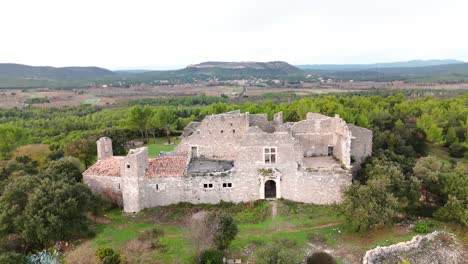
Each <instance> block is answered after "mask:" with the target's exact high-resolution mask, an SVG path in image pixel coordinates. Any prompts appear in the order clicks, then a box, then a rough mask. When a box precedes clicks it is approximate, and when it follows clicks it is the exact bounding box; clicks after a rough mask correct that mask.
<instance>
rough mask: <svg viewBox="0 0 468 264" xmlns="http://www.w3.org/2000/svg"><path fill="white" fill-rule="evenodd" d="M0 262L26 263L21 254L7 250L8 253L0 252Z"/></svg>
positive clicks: (11, 263) (5, 263)
mask: <svg viewBox="0 0 468 264" xmlns="http://www.w3.org/2000/svg"><path fill="white" fill-rule="evenodd" d="M0 263H2V264H21V263H26V258H25V257H24V256H23V255H21V254H18V253H14V252H8V253H3V254H0Z"/></svg>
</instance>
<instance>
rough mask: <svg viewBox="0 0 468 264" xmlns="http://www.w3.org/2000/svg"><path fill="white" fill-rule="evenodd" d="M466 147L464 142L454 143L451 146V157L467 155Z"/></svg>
mask: <svg viewBox="0 0 468 264" xmlns="http://www.w3.org/2000/svg"><path fill="white" fill-rule="evenodd" d="M465 151H466V148H465V146H463V144H452V145H451V146H450V147H449V153H450V156H451V157H454V158H463V157H464V156H465Z"/></svg>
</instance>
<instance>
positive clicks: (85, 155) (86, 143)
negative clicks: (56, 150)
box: [64, 139, 96, 168]
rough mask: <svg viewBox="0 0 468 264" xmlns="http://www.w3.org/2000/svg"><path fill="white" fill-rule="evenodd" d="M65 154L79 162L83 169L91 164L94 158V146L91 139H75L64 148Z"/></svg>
mask: <svg viewBox="0 0 468 264" xmlns="http://www.w3.org/2000/svg"><path fill="white" fill-rule="evenodd" d="M64 150H65V154H66V155H69V156H72V157H75V158H78V159H79V160H81V161H82V162H83V163H84V165H85V168H88V166H89V165H90V164H91V163H92V162H93V160H94V157H96V144H95V142H94V140H92V139H77V140H75V141H73V142H70V143H68V144H66V145H65V147H64Z"/></svg>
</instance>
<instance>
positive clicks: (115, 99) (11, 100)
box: [0, 82, 468, 108]
mask: <svg viewBox="0 0 468 264" xmlns="http://www.w3.org/2000/svg"><path fill="white" fill-rule="evenodd" d="M246 88H247V91H246V92H245V94H244V95H245V96H256V95H262V94H265V93H284V92H290V93H296V94H299V95H308V94H326V93H338V92H347V91H365V90H370V89H389V90H391V89H442V90H458V89H466V90H467V91H468V83H462V84H411V83H404V82H391V83H390V82H352V83H351V82H336V83H302V84H298V85H297V86H295V87H262V86H249V87H246ZM242 90H243V87H242V86H210V85H207V84H204V83H196V84H179V85H173V86H169V85H167V86H150V85H140V86H132V87H130V88H119V87H106V88H101V87H94V88H80V89H68V90H57V89H48V88H42V89H2V90H0V108H13V107H17V108H22V107H24V106H25V105H24V102H25V101H26V100H27V99H29V98H43V97H47V98H48V99H49V101H50V103H43V104H35V106H39V107H63V106H74V105H80V104H90V105H108V104H115V103H122V102H126V101H128V100H132V99H142V98H156V97H178V96H193V95H200V94H205V95H207V96H221V95H223V94H224V95H227V96H228V97H233V98H235V97H237V96H238V94H240V93H241V92H242Z"/></svg>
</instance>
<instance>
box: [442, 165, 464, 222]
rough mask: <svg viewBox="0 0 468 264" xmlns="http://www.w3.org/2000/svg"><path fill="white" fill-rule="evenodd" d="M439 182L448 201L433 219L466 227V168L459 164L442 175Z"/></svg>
mask: <svg viewBox="0 0 468 264" xmlns="http://www.w3.org/2000/svg"><path fill="white" fill-rule="evenodd" d="M440 181H441V185H442V193H443V194H444V195H446V196H448V199H447V202H446V203H445V204H444V206H443V207H442V208H440V209H438V210H437V211H436V212H435V214H434V215H435V217H437V218H439V219H442V220H446V221H452V222H457V223H460V224H462V225H464V226H468V166H467V165H465V164H463V163H462V162H459V163H458V164H457V165H456V166H455V168H454V169H453V170H451V171H449V172H446V173H443V174H442V175H441V180H440Z"/></svg>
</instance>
